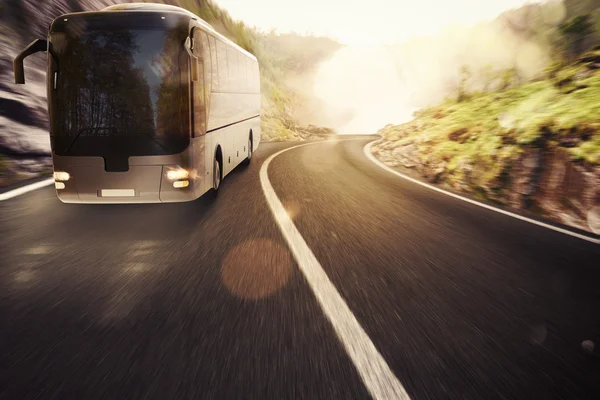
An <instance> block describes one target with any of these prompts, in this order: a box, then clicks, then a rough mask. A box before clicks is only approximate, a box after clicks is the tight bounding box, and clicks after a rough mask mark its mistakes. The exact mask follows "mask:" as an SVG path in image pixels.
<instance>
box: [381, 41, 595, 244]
mask: <svg viewBox="0 0 600 400" xmlns="http://www.w3.org/2000/svg"><path fill="white" fill-rule="evenodd" d="M599 68H600V48H598V49H596V50H592V51H590V52H588V53H586V54H584V55H583V56H581V57H580V58H579V59H578V60H576V61H575V62H574V63H572V64H569V65H567V66H564V67H562V68H555V69H552V70H549V71H548V73H547V76H546V77H545V78H543V79H536V80H535V81H532V82H529V83H525V84H523V85H518V86H516V87H512V88H506V89H502V90H496V91H491V92H476V93H468V92H465V93H464V94H463V95H462V96H463V98H458V99H453V100H446V101H445V102H442V103H441V104H439V105H436V106H432V107H428V108H424V109H422V110H421V111H419V112H417V113H415V118H414V120H412V121H411V122H408V123H406V124H402V125H397V126H392V125H389V126H386V127H385V128H383V129H382V130H381V131H380V132H379V133H380V134H381V135H382V137H383V139H382V140H381V141H380V142H379V143H378V144H377V145H376V146H375V147H374V153H375V154H376V155H377V157H378V158H380V159H381V160H382V161H384V162H385V163H386V164H388V165H390V166H393V167H397V168H400V169H402V170H403V171H404V172H407V173H409V174H412V175H414V176H418V177H424V178H426V179H427V180H429V181H430V182H434V183H438V184H441V185H443V186H447V187H449V188H451V189H453V190H457V191H460V192H465V193H470V194H472V195H474V196H475V197H477V198H480V199H482V200H488V201H492V202H495V203H498V204H501V205H505V206H509V207H512V208H515V209H520V210H527V211H530V212H534V213H535V214H537V215H539V216H543V217H547V218H550V219H552V220H555V221H557V222H561V223H564V224H568V225H571V226H574V227H577V228H580V229H585V230H588V231H593V232H596V233H600V69H599ZM463 72H464V71H463ZM460 96H461V94H459V97H460ZM459 100H460V101H459Z"/></svg>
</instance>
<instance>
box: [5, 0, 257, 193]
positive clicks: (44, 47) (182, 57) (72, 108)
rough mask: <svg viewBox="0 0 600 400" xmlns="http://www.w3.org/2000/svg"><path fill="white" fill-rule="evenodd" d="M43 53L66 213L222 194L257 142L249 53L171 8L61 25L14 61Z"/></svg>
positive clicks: (124, 9) (77, 18)
mask: <svg viewBox="0 0 600 400" xmlns="http://www.w3.org/2000/svg"><path fill="white" fill-rule="evenodd" d="M42 51H43V52H46V53H47V54H46V57H47V94H48V113H49V119H50V142H51V148H52V159H53V165H54V180H55V187H56V192H57V195H58V197H59V199H60V200H61V201H62V202H64V203H166V202H183V201H190V200H194V199H196V198H198V197H200V196H202V195H203V194H204V193H206V192H212V193H214V194H216V193H217V191H218V189H219V186H220V185H221V181H222V180H223V178H224V177H225V176H226V175H227V174H229V173H230V172H231V171H232V170H233V169H234V168H235V167H236V166H238V165H239V164H241V163H243V162H245V163H249V162H250V160H251V159H252V153H253V152H254V151H255V150H256V149H257V147H258V145H259V143H260V139H261V128H260V78H259V66H258V62H257V59H256V57H255V56H254V55H252V54H251V53H249V52H248V51H246V50H244V49H243V48H241V47H239V46H238V45H236V44H235V43H233V42H232V41H230V40H228V39H227V38H226V37H224V36H223V35H221V34H219V33H217V32H216V31H215V30H214V29H213V28H212V27H211V26H210V25H209V24H208V23H207V22H205V21H204V20H202V19H201V18H199V17H198V16H196V15H195V14H193V13H191V12H189V11H187V10H185V9H182V8H179V7H175V6H169V5H163V4H151V3H129V4H120V5H115V6H110V7H107V8H104V9H102V10H100V11H94V12H78V13H70V14H65V15H61V16H60V17H58V18H56V19H55V20H54V21H53V22H52V23H51V25H50V29H49V33H48V37H47V39H46V40H43V39H38V40H35V41H33V42H32V43H31V44H30V45H29V46H28V47H27V48H25V49H24V50H23V51H22V52H21V53H20V54H19V55H18V56H17V57H16V58H15V60H14V73H15V82H16V83H20V84H24V83H25V74H24V67H23V61H24V59H25V58H26V57H28V56H29V55H31V54H33V53H36V52H42Z"/></svg>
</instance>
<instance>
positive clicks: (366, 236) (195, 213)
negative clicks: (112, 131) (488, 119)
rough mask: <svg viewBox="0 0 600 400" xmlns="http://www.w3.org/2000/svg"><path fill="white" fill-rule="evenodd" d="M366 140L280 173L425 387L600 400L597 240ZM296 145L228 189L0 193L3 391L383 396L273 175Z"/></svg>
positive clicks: (421, 394)
mask: <svg viewBox="0 0 600 400" xmlns="http://www.w3.org/2000/svg"><path fill="white" fill-rule="evenodd" d="M370 140H372V138H355V139H353V140H340V141H326V142H320V143H317V144H312V145H308V146H303V147H299V148H297V149H293V150H290V151H287V152H285V153H283V154H281V155H279V156H277V157H276V158H274V159H273V161H272V162H271V165H270V167H269V179H270V181H271V184H272V186H273V188H274V189H275V192H276V194H277V196H278V197H279V199H280V200H281V202H282V203H283V205H284V206H285V207H286V209H287V211H288V215H289V216H290V217H291V218H292V219H293V221H294V224H295V226H296V227H297V229H298V231H299V232H300V234H301V235H302V236H303V238H304V240H305V241H306V243H307V245H308V246H309V247H310V249H311V250H312V252H313V253H314V255H315V256H316V258H317V260H318V261H319V263H320V264H321V266H322V267H323V269H324V270H325V272H326V273H327V275H328V276H329V278H330V280H331V281H332V283H333V284H334V286H335V287H336V288H337V291H338V292H339V293H340V295H341V296H342V297H343V299H345V301H346V303H347V305H348V306H349V308H350V310H351V311H352V313H353V314H354V316H355V317H356V319H357V320H358V322H359V323H360V325H361V326H362V328H363V329H364V331H365V332H366V333H367V335H368V337H369V338H370V339H371V341H372V342H373V344H374V345H375V347H376V348H377V350H379V352H380V354H381V356H382V357H383V359H384V360H385V362H387V364H388V365H389V367H390V368H391V370H392V371H393V373H394V374H395V376H396V377H397V378H398V379H399V381H400V382H401V383H402V385H403V386H404V387H405V389H406V391H407V392H408V394H409V395H410V396H411V398H412V399H448V398H452V399H454V398H455V399H598V398H600V358H598V357H590V356H586V355H584V354H583V353H582V352H581V347H580V344H581V342H582V341H583V340H586V339H591V340H594V341H596V343H598V345H600V261H599V260H600V250H599V248H600V246H598V245H597V244H593V243H589V242H585V241H582V240H580V239H577V238H574V237H570V236H567V235H564V234H561V233H558V232H555V231H552V230H548V229H545V228H542V227H539V226H536V225H533V224H529V223H527V222H524V221H520V220H517V219H513V218H510V217H507V216H504V215H501V214H498V213H495V212H493V211H489V210H486V209H483V208H480V207H476V206H474V205H472V204H469V203H466V202H462V201H460V200H457V199H454V198H452V197H449V196H445V195H443V194H439V193H436V192H434V191H431V190H429V189H427V188H424V187H421V186H419V185H416V184H414V183H411V182H408V181H405V180H402V179H399V178H398V177H396V176H394V175H392V174H390V173H389V172H387V171H384V170H383V169H381V168H379V167H378V166H376V165H375V164H373V163H372V162H371V161H369V160H368V159H366V158H365V156H364V154H363V150H362V149H363V146H364V145H365V144H366V143H368V142H369V141H370ZM294 145H295V144H294V143H273V144H266V143H265V144H262V145H261V147H260V149H259V151H257V152H256V153H255V155H254V159H253V161H252V164H251V165H250V166H249V167H240V168H238V169H236V170H235V171H234V172H233V173H232V175H230V176H229V177H227V178H226V179H225V180H224V182H223V186H222V188H221V192H220V194H219V196H218V198H217V199H216V200H214V201H213V200H210V199H208V198H201V199H199V200H198V201H196V202H193V203H183V204H161V205H73V204H62V203H61V202H60V201H59V200H58V199H57V198H56V195H55V192H54V188H52V187H46V188H43V189H40V190H37V191H34V192H30V193H27V194H24V195H22V196H20V197H16V198H13V199H10V200H7V201H3V202H0V237H1V238H2V239H1V241H0V399H11V400H12V399H71V398H72V399H311V400H312V399H365V398H369V397H370V396H369V392H368V391H367V389H366V388H365V386H364V385H363V382H362V380H361V378H360V376H359V374H358V372H357V369H356V368H355V366H354V364H353V362H352V360H351V359H350V358H349V357H348V354H347V353H346V351H345V349H344V347H343V346H342V344H341V342H340V340H338V337H337V336H336V334H335V332H334V330H333V328H332V325H331V323H330V322H329V320H328V319H327V317H326V316H325V315H324V313H323V311H322V309H321V307H320V305H319V303H318V302H317V300H316V298H315V295H314V294H313V292H312V290H311V287H310V286H309V284H308V283H307V281H306V279H305V278H304V276H303V275H302V273H301V272H300V270H299V269H298V265H297V264H296V262H295V261H294V258H293V257H292V255H291V253H290V250H289V248H288V246H287V244H286V241H285V240H284V238H283V236H282V235H281V232H280V230H279V228H278V226H277V224H276V222H275V220H274V218H273V215H272V214H271V211H270V210H269V207H268V206H267V203H266V200H265V196H264V194H263V192H262V189H261V183H260V180H259V170H260V167H261V165H262V163H263V162H264V161H265V159H266V158H267V157H269V156H270V155H272V154H274V153H275V152H277V151H279V150H282V149H284V148H288V147H291V146H294Z"/></svg>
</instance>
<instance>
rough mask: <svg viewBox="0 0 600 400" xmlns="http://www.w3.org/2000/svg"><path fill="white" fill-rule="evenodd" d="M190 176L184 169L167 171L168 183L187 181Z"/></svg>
mask: <svg viewBox="0 0 600 400" xmlns="http://www.w3.org/2000/svg"><path fill="white" fill-rule="evenodd" d="M189 176H190V172H189V171H188V170H187V169H184V168H179V167H178V168H171V169H169V170H168V171H167V178H168V179H169V180H170V181H179V180H182V179H187V178H189Z"/></svg>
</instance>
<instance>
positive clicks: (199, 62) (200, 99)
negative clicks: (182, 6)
mask: <svg viewBox="0 0 600 400" xmlns="http://www.w3.org/2000/svg"><path fill="white" fill-rule="evenodd" d="M202 33H203V32H202V31H201V30H200V29H198V28H194V49H193V52H194V56H195V57H196V58H195V60H192V62H195V68H196V71H197V78H198V79H197V80H195V81H194V82H193V91H194V94H193V105H194V136H196V137H198V136H201V135H204V134H205V133H206V93H205V91H206V90H205V89H206V85H205V79H204V63H203V50H202V46H203V43H202Z"/></svg>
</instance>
